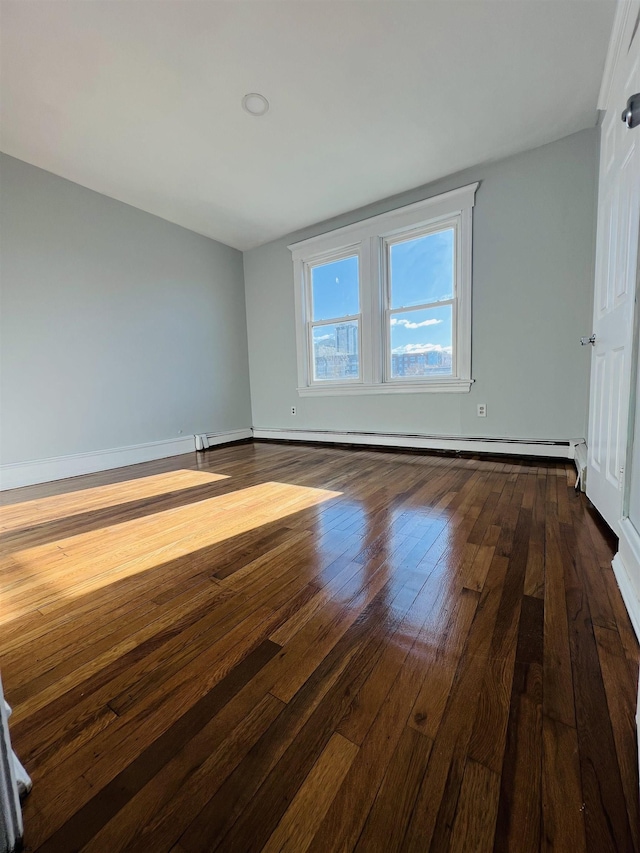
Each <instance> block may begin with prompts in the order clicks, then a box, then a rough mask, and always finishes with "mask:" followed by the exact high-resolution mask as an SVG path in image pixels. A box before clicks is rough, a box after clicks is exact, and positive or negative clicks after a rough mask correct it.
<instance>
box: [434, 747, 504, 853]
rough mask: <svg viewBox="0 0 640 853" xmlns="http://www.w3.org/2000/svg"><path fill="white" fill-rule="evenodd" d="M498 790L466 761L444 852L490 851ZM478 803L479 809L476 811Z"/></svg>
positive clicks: (491, 776)
mask: <svg viewBox="0 0 640 853" xmlns="http://www.w3.org/2000/svg"><path fill="white" fill-rule="evenodd" d="M499 790H500V780H499V777H498V776H497V775H496V774H495V773H493V772H492V771H491V770H488V769H487V768H486V767H484V766H483V765H482V764H478V763H477V762H476V761H472V760H471V759H469V761H467V765H466V767H465V770H464V777H463V779H462V787H461V789H460V798H459V800H458V806H457V809H456V816H455V822H454V824H453V829H452V832H451V844H450V846H449V848H448V849H449V850H450V851H451V853H467V851H470V850H473V851H474V853H483V851H486V853H489V851H491V850H493V833H494V827H495V823H496V813H497V810H498V794H499ZM479 803H482V808H478V804H479ZM433 849H434V851H435V849H436V848H433ZM514 849H520V848H514Z"/></svg>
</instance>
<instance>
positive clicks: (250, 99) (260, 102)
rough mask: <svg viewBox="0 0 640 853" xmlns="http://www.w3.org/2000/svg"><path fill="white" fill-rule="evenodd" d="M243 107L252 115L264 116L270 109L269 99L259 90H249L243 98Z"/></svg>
mask: <svg viewBox="0 0 640 853" xmlns="http://www.w3.org/2000/svg"><path fill="white" fill-rule="evenodd" d="M242 109H243V110H244V111H245V112H247V113H249V115H250V116H263V115H265V114H266V113H267V112H268V111H269V101H268V100H267V99H266V98H265V96H264V95H260V94H259V93H258V92H249V93H248V94H247V95H245V96H244V98H243V99H242Z"/></svg>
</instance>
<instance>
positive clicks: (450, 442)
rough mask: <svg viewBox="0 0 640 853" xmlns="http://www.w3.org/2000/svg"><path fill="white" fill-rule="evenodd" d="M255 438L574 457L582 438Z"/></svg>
mask: <svg viewBox="0 0 640 853" xmlns="http://www.w3.org/2000/svg"><path fill="white" fill-rule="evenodd" d="M253 437H254V438H267V439H268V438H270V439H274V440H279V441H314V442H315V441H319V442H326V443H328V444H369V445H371V446H372V447H403V448H405V447H409V448H415V449H417V450H462V451H465V452H467V453H502V454H504V453H508V454H510V455H516V456H542V457H545V456H546V457H549V456H553V457H557V458H559V459H573V454H574V447H575V445H576V444H577V443H579V441H580V440H579V439H576V440H571V441H569V440H567V441H556V442H554V441H535V440H515V439H511V440H510V439H504V438H503V439H494V438H456V437H454V436H438V435H409V434H407V435H405V434H401V433H379V432H334V431H333V430H302V429H269V428H266V429H262V428H257V427H254V428H253Z"/></svg>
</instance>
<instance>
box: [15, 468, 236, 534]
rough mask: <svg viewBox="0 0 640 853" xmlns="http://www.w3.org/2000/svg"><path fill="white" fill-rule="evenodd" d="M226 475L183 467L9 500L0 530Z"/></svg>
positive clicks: (226, 476)
mask: <svg viewBox="0 0 640 853" xmlns="http://www.w3.org/2000/svg"><path fill="white" fill-rule="evenodd" d="M228 479H229V477H228V475H227V474H210V473H208V472H206V471H190V470H187V469H185V470H182V471H168V472H167V473H164V474H153V475H152V476H150V477H140V478H139V479H135V480H125V481H124V482H122V483H109V484H108V485H105V486H95V487H93V488H91V489H81V490H79V491H73V492H66V493H64V494H60V495H51V496H50V497H47V498H38V499H36V500H32V501H25V502H24V503H19V504H10V505H8V506H3V507H0V530H2V531H9V530H19V529H21V528H27V527H32V526H33V525H35V524H44V523H46V522H47V521H56V520H58V519H61V518H68V517H70V516H74V515H80V514H82V513H86V512H96V511H97V510H101V509H107V508H108V507H113V506H117V505H118V504H125V503H130V502H133V501H142V500H147V499H149V498H155V497H159V496H160V495H165V494H170V493H171V492H178V491H182V490H183V489H193V488H195V487H196V486H206V485H207V483H214V482H216V481H217V480H228Z"/></svg>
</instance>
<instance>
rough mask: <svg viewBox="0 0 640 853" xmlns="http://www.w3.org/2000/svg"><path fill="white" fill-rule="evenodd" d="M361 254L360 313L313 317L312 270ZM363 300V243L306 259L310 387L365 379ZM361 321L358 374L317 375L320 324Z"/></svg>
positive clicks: (305, 296)
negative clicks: (315, 338)
mask: <svg viewBox="0 0 640 853" xmlns="http://www.w3.org/2000/svg"><path fill="white" fill-rule="evenodd" d="M354 257H357V258H358V307H359V308H360V312H359V313H358V314H347V315H345V316H344V317H332V318H328V319H324V320H314V319H313V280H312V273H313V270H314V269H315V268H317V267H321V266H325V265H326V264H330V263H332V262H334V261H342V260H344V259H345V258H354ZM362 301H363V274H362V244H361V243H358V244H352V245H350V246H345V247H343V248H341V249H339V250H337V251H332V252H324V253H322V254H320V255H315V256H314V257H313V258H309V260H307V261H306V262H305V263H304V302H305V328H306V339H307V340H306V345H307V346H306V349H307V368H306V372H307V385H308V386H309V387H326V386H327V385H353V384H358V383H362V381H363V344H362V326H363V323H362ZM349 322H351V323H353V322H357V324H358V375H357V376H354V377H343V376H340V377H336V378H335V379H316V371H315V352H314V348H313V330H314V329H315V328H317V327H318V326H333V325H338V324H340V323H349Z"/></svg>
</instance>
